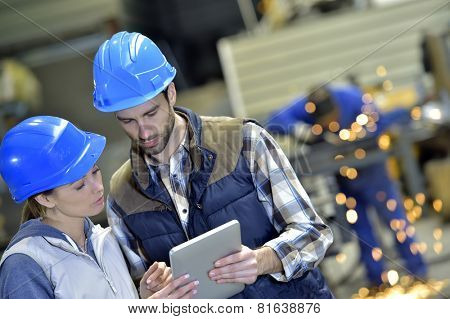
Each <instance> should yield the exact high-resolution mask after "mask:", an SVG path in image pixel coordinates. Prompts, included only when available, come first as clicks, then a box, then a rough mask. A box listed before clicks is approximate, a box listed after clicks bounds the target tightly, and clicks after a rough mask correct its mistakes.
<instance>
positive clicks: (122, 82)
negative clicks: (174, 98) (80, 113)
mask: <svg viewBox="0 0 450 319" xmlns="http://www.w3.org/2000/svg"><path fill="white" fill-rule="evenodd" d="M175 74H176V70H175V68H174V67H173V66H172V65H170V64H169V62H167V59H166V57H165V56H164V55H163V54H162V53H161V51H160V50H159V48H158V47H157V46H156V44H155V43H154V42H153V41H152V40H150V39H149V38H147V37H146V36H144V35H142V34H140V33H136V32H134V33H128V32H125V31H123V32H119V33H116V34H114V35H113V36H112V38H111V39H110V40H107V41H105V42H104V43H103V44H102V45H101V46H100V48H99V49H98V51H97V54H96V55H95V59H94V106H95V108H96V109H97V110H99V111H102V112H116V111H120V110H124V109H128V108H131V107H134V106H137V105H139V104H142V103H145V102H147V101H148V100H151V99H152V98H154V97H155V96H157V95H158V94H159V93H161V92H162V91H163V90H164V89H165V88H166V87H167V86H168V85H169V84H170V83H171V82H172V80H173V79H174V77H175Z"/></svg>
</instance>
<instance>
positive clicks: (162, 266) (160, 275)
mask: <svg viewBox="0 0 450 319" xmlns="http://www.w3.org/2000/svg"><path fill="white" fill-rule="evenodd" d="M171 274H172V271H171V269H170V267H167V265H166V263H164V262H154V263H153V264H152V265H151V266H150V267H149V268H148V270H147V271H146V272H145V274H144V276H143V277H142V279H141V281H140V283H139V294H140V296H141V298H142V299H147V298H148V297H150V296H151V295H152V294H154V293H155V292H157V291H159V290H161V289H162V288H164V287H165V286H167V285H168V284H169V282H170V281H171V280H172V276H171Z"/></svg>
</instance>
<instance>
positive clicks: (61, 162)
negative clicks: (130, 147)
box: [0, 116, 106, 203]
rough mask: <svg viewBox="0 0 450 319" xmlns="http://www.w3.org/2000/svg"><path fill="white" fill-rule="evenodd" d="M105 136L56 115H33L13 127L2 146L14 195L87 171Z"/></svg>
mask: <svg viewBox="0 0 450 319" xmlns="http://www.w3.org/2000/svg"><path fill="white" fill-rule="evenodd" d="M105 144H106V139H105V137H104V136H101V135H97V134H93V133H89V132H85V131H82V130H80V129H78V128H77V127H76V126H75V125H73V124H72V123H70V122H69V121H66V120H64V119H61V118H58V117H53V116H36V117H31V118H29V119H26V120H24V121H22V122H21V123H19V124H17V125H16V126H15V127H13V128H12V129H10V130H9V131H8V132H7V133H6V135H5V137H4V138H3V141H2V144H1V146H0V174H1V175H2V177H3V179H4V180H5V182H6V184H7V185H8V188H9V191H10V192H11V195H12V198H13V199H14V200H15V201H16V202H17V203H20V202H22V201H24V200H25V199H27V198H28V197H30V196H33V195H36V194H39V193H42V192H44V191H48V190H51V189H54V188H55V187H58V186H62V185H65V184H69V183H73V182H75V181H77V180H79V179H81V178H82V177H83V176H84V175H86V174H87V173H88V172H89V170H90V169H91V168H92V167H93V166H94V164H95V163H96V162H97V160H98V159H99V157H100V155H101V154H102V152H103V149H104V148H105Z"/></svg>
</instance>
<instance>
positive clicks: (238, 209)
mask: <svg viewBox="0 0 450 319" xmlns="http://www.w3.org/2000/svg"><path fill="white" fill-rule="evenodd" d="M176 111H177V112H178V113H179V114H180V115H183V116H184V117H185V118H186V119H187V120H188V122H189V125H188V127H189V136H190V148H189V149H190V151H189V153H190V156H191V159H192V162H193V169H192V173H191V175H190V178H189V184H190V192H189V206H190V207H189V221H188V224H187V235H188V237H189V238H187V237H186V233H185V231H184V230H183V227H182V225H181V222H180V219H179V217H178V214H177V212H176V210H175V208H174V206H173V204H172V201H171V198H170V195H169V193H168V192H167V190H166V189H165V187H161V186H160V184H156V183H153V182H152V181H151V180H150V179H149V172H148V168H147V166H146V165H145V163H144V160H143V158H142V156H140V155H139V154H140V153H139V151H138V149H137V146H136V145H134V146H133V147H132V150H131V161H128V162H127V163H126V164H124V165H123V166H122V167H121V168H120V169H119V171H118V172H117V173H116V174H115V175H114V176H113V179H112V182H111V186H112V190H111V195H110V196H111V204H112V205H113V208H114V209H115V210H116V211H118V212H119V213H120V214H121V215H122V218H123V220H124V222H125V224H126V225H127V227H128V228H129V229H130V231H131V232H132V233H133V235H134V236H135V237H136V238H137V239H138V240H139V244H140V246H141V249H142V250H143V251H144V252H145V255H146V256H147V258H148V261H149V262H153V261H164V262H166V263H167V264H170V260H169V251H170V249H171V248H172V247H174V246H177V245H179V244H181V243H183V242H185V241H186V240H188V239H192V238H194V237H196V236H199V235H201V234H203V233H205V232H207V231H209V230H211V229H213V228H215V227H218V226H220V225H222V224H224V223H226V222H228V221H231V220H233V219H236V220H238V221H239V223H240V225H241V234H242V244H243V245H245V246H247V247H249V248H251V249H256V248H259V247H261V246H262V245H263V244H265V243H266V242H268V241H270V240H272V239H274V238H276V237H277V236H278V235H279V234H278V232H277V231H276V229H275V228H274V226H273V225H272V223H271V222H270V220H269V218H268V217H267V214H266V212H265V208H264V206H263V205H262V203H261V202H260V201H259V200H258V195H257V190H256V188H255V186H254V183H253V179H252V175H251V172H250V169H249V167H248V165H247V162H246V159H245V158H244V156H243V154H242V145H243V139H242V126H243V123H244V121H243V120H242V119H240V120H239V119H228V118H206V117H199V116H198V115H196V114H195V113H193V112H192V111H190V110H188V109H184V108H176ZM202 130H203V132H202ZM228 131H233V133H232V135H233V138H232V139H228V140H227V139H226V138H225V140H223V141H221V143H218V144H216V143H215V142H214V141H215V140H216V138H215V136H214V135H215V134H218V132H224V134H225V135H226V134H227V132H228ZM237 134H241V137H240V140H239V138H237ZM230 136H231V135H230ZM236 141H237V142H236ZM216 142H217V141H216ZM138 168H140V169H138ZM132 192H135V193H134V194H131V193H132ZM130 205H133V206H130ZM130 207H137V208H138V210H136V209H132V210H133V212H132V213H129V212H128V211H127V209H128V210H130ZM234 297H235V298H332V294H331V292H330V290H329V289H328V287H327V285H326V283H325V280H324V278H323V276H322V274H321V273H320V271H319V270H318V269H313V270H309V271H306V272H305V274H304V275H303V276H302V277H300V278H296V279H292V280H290V281H289V282H279V281H277V280H275V279H274V278H273V277H272V276H270V275H263V276H259V277H258V279H257V281H256V282H255V283H254V284H252V285H247V286H246V288H245V289H244V291H243V292H241V293H239V294H237V295H235V296H234Z"/></svg>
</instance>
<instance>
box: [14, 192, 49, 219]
mask: <svg viewBox="0 0 450 319" xmlns="http://www.w3.org/2000/svg"><path fill="white" fill-rule="evenodd" d="M51 192H52V191H51V190H50V191H46V192H43V193H41V194H43V195H49V194H50V193H51ZM38 195H40V194H38ZM38 195H35V196H33V197H30V198H28V199H27V201H26V202H25V206H24V207H23V209H22V219H21V221H20V223H21V224H23V223H25V222H27V221H29V220H30V219H35V218H39V217H44V216H45V211H46V208H45V206H43V205H41V204H39V202H38V201H37V200H36V196H38Z"/></svg>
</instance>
